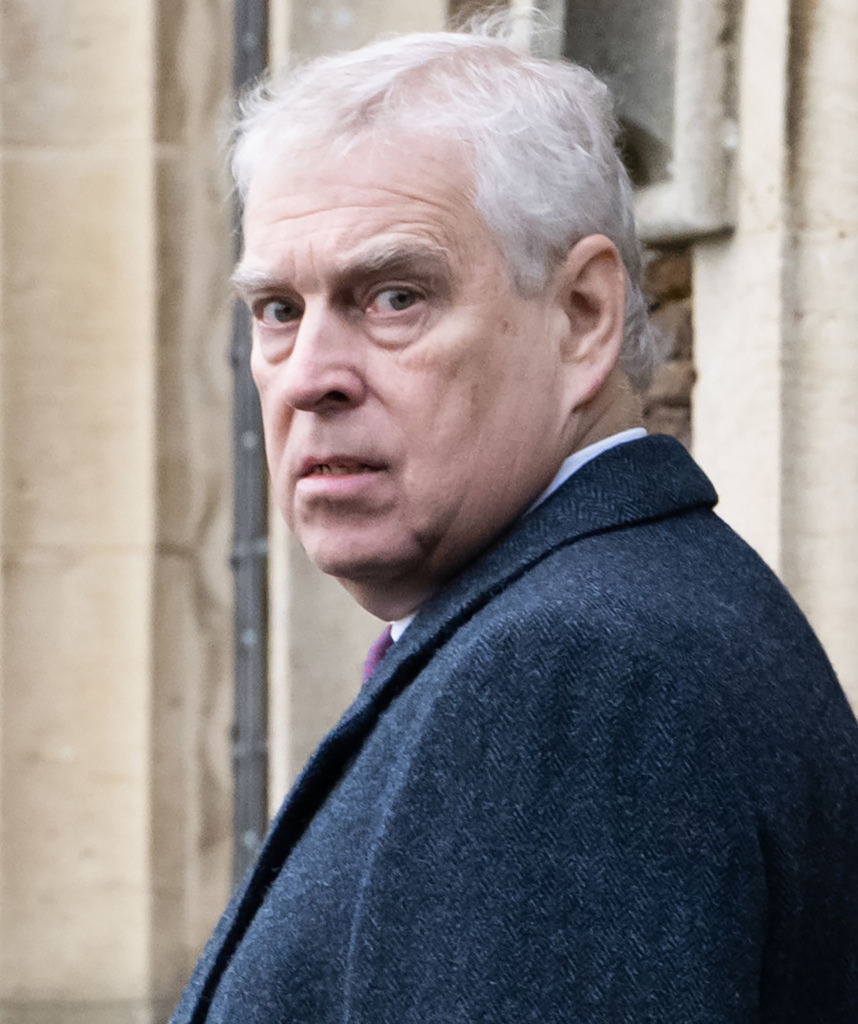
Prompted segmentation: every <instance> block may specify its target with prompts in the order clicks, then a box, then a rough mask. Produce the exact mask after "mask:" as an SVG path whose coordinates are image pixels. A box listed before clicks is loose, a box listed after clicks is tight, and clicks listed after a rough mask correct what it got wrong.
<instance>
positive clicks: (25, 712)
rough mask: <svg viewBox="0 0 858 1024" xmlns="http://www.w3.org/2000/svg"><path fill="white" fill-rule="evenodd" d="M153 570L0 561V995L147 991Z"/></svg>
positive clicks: (68, 555)
mask: <svg viewBox="0 0 858 1024" xmlns="http://www.w3.org/2000/svg"><path fill="white" fill-rule="evenodd" d="M150 574H151V565H150V561H149V558H148V556H147V553H146V552H145V550H143V549H139V550H136V551H135V550H126V551H113V552H101V551H93V552H88V553H82V552H80V551H77V550H74V549H71V548H66V549H58V548H55V549H52V550H42V551H31V552H28V553H26V554H22V555H19V556H10V555H8V554H7V556H6V561H5V564H4V584H5V599H6V612H7V615H6V621H5V623H4V642H3V647H4V655H5V663H4V684H5V685H4V714H3V725H2V728H3V736H2V746H3V756H4V768H5V771H4V773H3V799H2V808H3V827H4V828H3V835H4V841H3V847H2V886H3V889H2V895H3V901H2V902H3V912H4V920H3V943H2V947H0V956H1V957H2V960H0V964H2V972H0V974H1V975H2V986H3V995H4V996H5V997H7V998H11V999H15V998H24V997H28V996H29V997H38V998H63V997H67V996H69V995H70V994H72V993H74V994H75V995H76V996H78V997H80V998H90V999H94V998H129V997H134V998H141V997H143V996H144V995H145V994H146V988H147V958H146V956H145V951H146V942H147V935H148V896H147V892H148V878H149V876H148V860H149V858H148V795H147V793H148V785H147V779H148V772H149V765H148V760H149V759H148V736H149V701H148V679H149V675H150V671H151V666H150V660H149V633H150V603H149V580H150ZM13 686H14V688H13Z"/></svg>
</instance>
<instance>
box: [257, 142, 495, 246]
mask: <svg viewBox="0 0 858 1024" xmlns="http://www.w3.org/2000/svg"><path fill="white" fill-rule="evenodd" d="M272 203H275V204H277V205H278V206H279V207H280V208H281V209H282V210H283V211H284V212H286V211H288V212H289V213H290V214H291V215H300V214H301V213H302V212H313V211H314V210H323V209H324V208H325V206H326V205H328V206H331V207H337V206H354V207H356V208H360V207H361V205H365V207H366V210H367V214H368V216H372V218H373V220H377V219H378V216H379V213H380V211H382V210H383V208H384V207H385V206H389V207H390V215H391V217H393V218H395V219H407V217H408V215H409V211H410V210H412V211H414V215H415V216H418V217H421V218H422V217H424V216H426V215H427V211H430V212H431V211H434V212H435V214H436V215H437V216H438V217H439V218H444V217H448V218H450V219H451V221H452V225H453V226H457V225H461V227H462V228H466V229H469V230H471V229H472V228H473V221H474V218H476V219H477V220H478V221H479V222H480V223H482V217H481V216H480V214H479V213H477V211H476V207H475V205H474V175H473V170H472V167H471V162H470V158H469V153H468V151H467V150H466V149H465V148H463V147H462V146H461V145H460V144H459V143H457V142H455V141H453V140H450V139H447V138H443V137H439V136H433V135H429V136H427V135H420V134H417V133H415V134H412V135H408V136H403V135H398V136H395V137H391V138H380V137H379V136H378V135H370V136H367V137H365V138H356V139H354V140H352V143H351V144H350V145H346V144H344V143H342V142H341V141H340V140H335V141H334V142H332V143H328V142H325V141H322V140H312V142H311V143H309V144H308V145H306V146H303V147H294V148H291V149H288V150H281V151H280V152H279V153H278V151H277V149H272V150H269V151H268V153H267V154H266V158H265V159H264V160H262V161H260V162H259V163H258V164H257V166H256V168H255V170H254V173H253V175H252V177H251V179H250V183H249V188H248V192H247V197H246V202H245V217H246V218H247V216H248V214H249V213H250V214H251V215H252V213H253V211H254V210H256V209H258V208H259V206H260V205H261V204H272Z"/></svg>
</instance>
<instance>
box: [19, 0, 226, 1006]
mask: <svg viewBox="0 0 858 1024" xmlns="http://www.w3.org/2000/svg"><path fill="white" fill-rule="evenodd" d="M229 8H230V4H229V3H227V2H225V0H224V2H220V0H217V2H216V0H188V2H186V3H184V4H171V3H168V2H167V0H163V2H162V0H135V2H134V3H117V2H115V0H0V32H2V37H0V38H2V43H0V46H2V52H0V58H2V66H3V69H4V83H3V91H2V96H0V123H2V136H0V174H2V186H3V192H2V209H0V223H2V235H0V281H1V282H2V288H0V291H2V296H3V299H2V313H3V321H2V331H3V332H2V348H1V349H0V357H1V358H2V370H3V374H2V383H3V403H2V436H3V469H2V478H0V489H2V495H3V507H4V519H3V532H2V552H3V567H2V596H3V611H4V617H3V635H2V648H0V656H2V663H0V701H2V712H3V714H2V733H0V761H2V791H0V824H2V842H0V911H2V944H0V1018H2V1020H3V1021H4V1024H24V1022H26V1024H36V1022H39V1024H41V1022H43V1021H44V1022H50V1024H63V1022H66V1021H75V1022H77V1021H80V1022H84V1021H85V1022H86V1024H126V1022H135V1024H137V1022H140V1024H143V1022H150V1021H152V1022H154V1021H157V1020H162V1019H165V1017H166V1005H167V1004H169V1003H171V1002H172V1000H173V999H174V998H175V996H176V994H177V990H178V987H179V985H180V983H181V981H180V979H181V980H183V979H184V977H185V976H186V974H187V971H188V970H189V969H190V965H191V963H192V960H193V957H194V955H195V954H196V952H197V949H198V947H199V945H200V944H201V942H202V939H203V938H204V933H207V932H208V930H209V927H210V923H211V921H212V919H213V918H214V917H215V916H216V913H217V912H218V911H219V910H220V908H221V906H222V905H223V902H224V899H225V898H226V894H227V887H228V864H227V861H228V849H229V806H228V801H229V797H228V794H229V762H228V756H227V749H226V737H227V725H228V717H229V685H230V665H229V653H228V652H229V635H230V616H229V608H228V604H229V600H228V594H229V583H228V570H227V567H226V556H227V551H228V527H227V525H226V524H227V523H228V518H225V517H228V514H229V513H228V510H229V507H230V503H229V481H228V466H229V401H228V383H227V382H228V374H227V369H226V352H227V346H228V320H227V317H226V315H225V313H226V302H225V298H224V295H225V289H224V279H225V276H226V270H227V268H228V264H229V250H230V245H229V234H228V231H229V228H228V223H229V217H228V208H227V206H226V204H225V201H224V197H223V192H222V187H221V186H222V181H223V176H222V174H221V173H220V172H219V169H218V167H217V165H216V164H215V163H214V160H215V157H214V155H213V136H212V132H211V130H210V128H211V122H212V119H213V117H214V115H215V114H216V113H217V112H218V108H219V106H220V103H221V98H222V97H223V96H224V94H225V90H226V89H227V88H228V82H229V59H230V49H231V48H230V38H229ZM224 510H226V511H224ZM159 1000H162V1002H161V1004H160V1005H159Z"/></svg>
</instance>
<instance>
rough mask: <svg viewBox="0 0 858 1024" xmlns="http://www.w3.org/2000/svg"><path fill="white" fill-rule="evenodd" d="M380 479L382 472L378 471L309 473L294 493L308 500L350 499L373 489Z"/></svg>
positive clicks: (298, 484)
mask: <svg viewBox="0 0 858 1024" xmlns="http://www.w3.org/2000/svg"><path fill="white" fill-rule="evenodd" d="M381 477H382V471H381V470H379V469H372V470H365V471H364V472H361V473H311V474H310V475H309V476H302V477H301V479H300V480H299V481H298V483H297V485H296V491H297V493H298V494H300V495H303V496H304V497H308V498H309V497H316V498H319V497H326V498H333V497H343V498H344V497H351V496H353V495H359V494H361V493H363V492H364V491H366V490H368V489H370V488H372V487H374V486H375V485H376V484H378V482H379V480H380V479H381Z"/></svg>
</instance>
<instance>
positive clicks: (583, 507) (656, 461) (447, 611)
mask: <svg viewBox="0 0 858 1024" xmlns="http://www.w3.org/2000/svg"><path fill="white" fill-rule="evenodd" d="M716 501H717V495H716V493H715V491H714V489H713V487H712V484H711V483H710V482H709V480H708V479H707V477H706V476H705V475H704V473H703V472H702V470H701V469H700V468H699V467H698V466H697V465H696V463H694V461H693V460H692V459H691V457H690V456H689V455H688V453H687V452H686V451H685V449H684V448H683V447H682V445H680V444H679V442H678V441H675V440H674V439H673V438H669V437H664V436H658V435H656V436H650V437H645V438H642V439H641V440H638V441H631V442H629V443H627V444H622V445H619V446H618V447H616V448H612V449H610V450H609V451H607V452H605V453H604V454H602V455H600V456H599V457H598V458H596V459H594V460H593V461H592V462H589V463H587V465H585V466H583V467H582V468H581V469H580V470H579V471H578V472H577V473H575V474H574V475H573V476H572V477H571V478H570V479H569V480H568V481H567V482H566V483H565V484H564V485H563V486H562V487H561V488H560V489H559V490H557V491H556V492H555V493H554V494H552V495H551V496H550V497H549V498H548V499H547V500H546V501H545V502H543V503H542V504H541V505H539V506H538V507H537V508H536V509H534V510H533V511H532V512H531V513H529V514H528V515H526V516H525V517H524V518H523V519H521V520H519V521H518V522H517V523H515V524H514V525H513V526H512V528H511V529H510V530H508V531H507V532H506V533H505V534H504V535H503V536H501V537H500V538H499V539H498V540H497V541H495V543H494V544H493V545H492V546H491V547H490V548H488V549H487V550H486V551H484V552H483V553H482V554H481V555H479V556H478V557H477V558H476V559H475V560H474V562H473V563H471V565H470V566H468V568H466V569H465V571H464V572H462V573H461V574H460V575H459V576H458V577H457V578H456V579H455V580H453V581H451V583H450V584H449V585H448V586H447V587H445V588H444V590H442V591H441V592H440V593H439V594H437V595H436V596H435V597H434V598H432V599H431V600H430V601H429V602H428V603H427V604H426V605H425V606H424V607H423V608H421V609H420V611H419V613H418V614H417V616H416V618H415V619H414V621H413V622H412V623H411V625H410V626H409V627H408V629H407V630H406V631H405V633H404V634H403V636H402V637H401V639H400V640H399V641H398V642H397V643H395V644H394V645H393V647H392V648H391V649H390V650H389V651H388V653H387V655H386V656H385V658H384V660H383V661H382V662H381V664H380V666H379V668H378V670H377V671H376V673H375V675H374V677H373V679H372V680H371V681H370V682H369V683H368V684H367V685H366V686H364V687H363V688H362V689H361V692H360V693H359V695H358V697H357V699H356V700H355V702H354V703H353V704H352V706H351V707H350V708H349V710H348V711H347V712H346V713H345V715H344V716H343V718H342V720H341V721H340V723H339V724H338V725H337V726H336V727H335V728H334V729H333V730H332V731H331V732H330V733H329V734H328V736H327V737H326V738H325V739H324V740H323V741H322V743H321V745H320V746H319V748H318V749H317V751H316V753H315V754H314V755H313V757H312V758H311V759H310V761H309V762H308V764H307V766H306V768H305V769H304V771H303V772H302V774H301V776H300V777H299V779H298V781H297V782H296V784H295V786H294V788H293V790H292V792H291V794H290V795H289V797H288V798H287V800H286V802H285V803H284V805H283V807H282V808H281V810H280V812H279V814H278V815H277V818H276V819H275V821H274V824H273V826H272V828H271V830H270V832H269V835H268V838H267V840H266V842H265V845H264V847H263V850H262V853H261V855H260V857H259V860H258V862H257V864H256V866H255V868H254V869H253V871H252V872H251V874H250V876H249V877H248V879H247V880H246V882H245V884H244V887H243V889H242V891H241V892H240V893H239V894H238V895H237V896H236V898H235V899H234V900H233V902H232V904H231V905H230V908H229V909H228V910H227V913H226V914H225V916H224V920H223V921H222V922H221V925H220V926H219V929H218V935H217V936H216V937H215V939H214V941H213V946H214V948H212V949H211V950H210V953H209V956H208V958H207V959H208V970H207V971H204V972H202V976H200V977H198V978H197V979H196V980H197V984H198V986H199V987H198V989H197V992H198V994H199V996H200V997H201V1001H200V1002H199V1003H198V1004H197V1013H196V1014H194V1015H193V1016H192V1017H188V1018H178V1017H177V1018H176V1021H177V1024H178V1021H179V1020H180V1019H182V1020H185V1019H187V1020H190V1021H195V1020H204V1019H205V1018H204V1016H198V1014H199V1013H200V1008H201V1006H202V1005H203V1004H205V1002H207V998H206V997H207V995H208V996H209V997H210V994H211V992H213V990H214V986H215V984H216V980H217V978H218V976H219V973H220V971H221V970H222V969H223V967H225V965H226V963H227V962H228V960H229V957H230V956H231V954H232V950H233V949H234V948H235V946H236V945H237V944H238V942H239V941H240V940H241V937H242V935H243V934H244V931H245V929H246V927H247V925H248V924H249V922H250V921H251V920H252V918H253V914H254V913H255V911H256V908H257V906H258V904H259V901H260V900H261V899H262V896H263V895H264V893H265V891H266V890H267V889H268V886H269V885H270V883H271V881H272V880H273V878H274V877H275V876H276V874H277V872H278V871H279V870H280V867H281V866H282V864H283V862H284V860H285V859H286V857H287V856H288V855H289V852H290V851H291V849H292V847H293V846H294V844H295V843H296V842H297V841H298V839H299V838H300V836H301V835H302V833H303V831H304V829H305V828H306V826H307V824H308V823H309V821H310V820H311V819H312V817H313V815H314V814H315V813H316V810H317V809H318V807H319V806H320V805H321V804H322V802H323V801H324V800H325V798H326V797H327V795H328V793H329V792H330V791H331V789H332V788H333V787H334V786H335V785H336V783H337V781H338V780H339V778H340V777H341V774H342V772H343V770H344V769H345V766H346V765H347V764H348V763H349V761H350V760H351V759H352V757H353V756H354V755H355V754H356V753H357V751H358V750H359V749H360V747H361V745H362V744H363V742H364V741H365V739H366V737H367V736H368V735H369V734H370V732H371V731H372V729H373V727H374V725H375V723H376V721H377V720H378V718H379V716H380V715H381V714H382V712H383V711H384V710H385V708H387V707H388V706H389V705H390V704H391V702H392V701H393V700H394V699H395V698H396V696H397V695H398V694H399V693H400V692H402V690H403V689H404V688H405V687H406V686H407V685H408V684H409V683H410V682H411V681H412V680H413V679H414V678H415V677H416V676H417V674H418V673H419V672H420V671H421V670H422V669H423V668H424V667H425V665H426V664H428V662H429V661H430V659H431V657H432V655H433V653H434V652H435V651H436V650H437V649H438V648H439V647H440V646H442V645H443V644H444V643H445V642H446V641H447V640H448V639H449V638H450V637H451V636H452V635H453V634H454V633H455V632H456V630H457V629H458V628H459V627H460V626H461V625H462V624H463V623H464V622H466V621H467V620H468V619H469V618H470V617H471V616H472V615H473V614H474V613H475V612H476V611H477V610H478V609H479V608H481V607H482V606H484V605H485V604H486V603H488V602H489V601H490V600H491V599H492V597H493V596H494V595H496V594H498V593H500V592H501V591H503V590H504V589H505V588H506V587H507V586H509V585H510V583H512V582H513V581H514V580H515V579H517V578H518V577H519V576H521V575H522V574H523V573H525V572H526V571H527V570H528V569H529V568H530V567H531V566H533V565H535V564H536V563H537V562H539V561H541V560H542V559H544V558H546V557H548V556H549V555H550V554H551V553H552V552H554V551H556V550H557V549H558V548H560V547H564V546H567V545H569V544H574V543H575V542H576V541H577V540H580V539H582V538H583V537H588V536H592V535H594V534H597V533H604V532H606V531H609V530H614V529H617V528H619V527H623V526H629V525H631V524H633V523H643V522H647V521H651V520H654V519H659V518H663V517H665V516H669V515H675V514H677V513H679V512H683V511H688V510H691V509H693V508H711V507H712V506H713V505H714V504H715V503H716ZM218 939H220V941H218Z"/></svg>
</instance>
